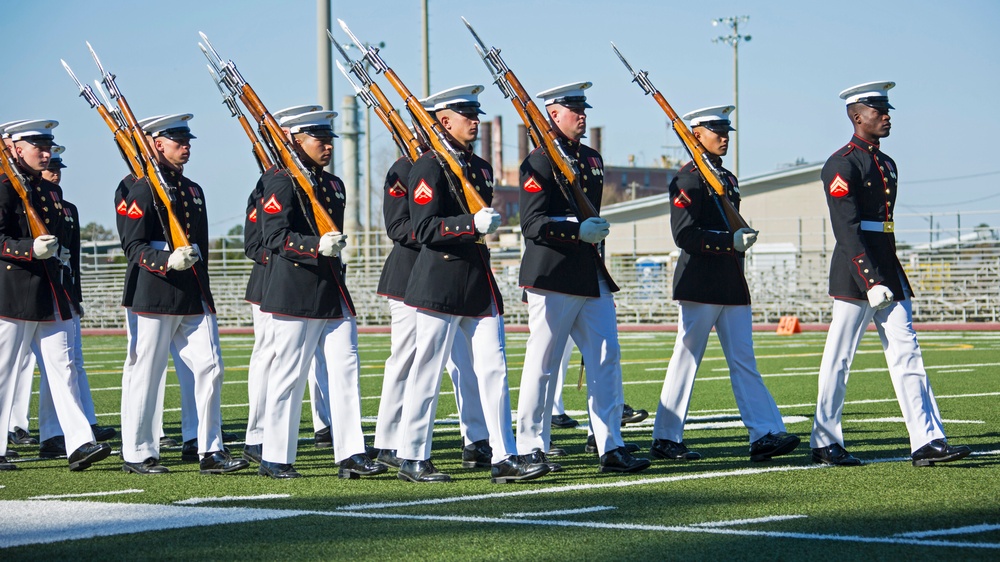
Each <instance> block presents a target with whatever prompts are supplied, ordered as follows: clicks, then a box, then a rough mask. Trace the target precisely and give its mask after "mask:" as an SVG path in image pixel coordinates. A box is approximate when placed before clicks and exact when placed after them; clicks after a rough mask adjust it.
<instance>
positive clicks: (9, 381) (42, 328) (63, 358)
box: [0, 318, 94, 456]
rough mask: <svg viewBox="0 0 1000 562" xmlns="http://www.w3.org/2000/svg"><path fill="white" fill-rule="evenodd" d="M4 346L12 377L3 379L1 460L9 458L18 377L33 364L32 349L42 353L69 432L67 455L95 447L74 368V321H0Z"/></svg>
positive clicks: (0, 355) (2, 358) (0, 352)
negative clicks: (34, 347)
mask: <svg viewBox="0 0 1000 562" xmlns="http://www.w3.org/2000/svg"><path fill="white" fill-rule="evenodd" d="M0 342H3V344H2V345H0V365H2V366H4V368H5V369H7V373H8V376H3V377H0V424H2V426H0V429H2V430H3V433H2V435H3V436H4V438H3V439H2V441H3V443H2V444H0V456H4V455H6V454H7V432H8V431H10V429H11V426H10V425H9V424H10V419H11V410H12V407H13V402H14V393H15V390H16V387H17V381H16V379H17V376H16V375H17V373H20V372H21V371H23V370H24V369H26V368H28V365H30V364H31V363H32V360H33V359H34V358H33V356H32V353H31V348H32V346H36V347H37V348H38V350H39V352H40V356H41V364H42V366H43V368H44V369H45V375H44V377H43V380H44V379H47V380H48V385H49V389H50V390H51V391H52V402H53V403H54V408H55V414H56V417H57V418H58V422H59V425H60V426H62V427H64V428H66V430H67V431H66V451H67V452H69V453H72V452H73V451H75V450H76V449H78V448H80V447H81V446H82V445H84V444H86V443H93V442H94V433H93V432H92V431H91V429H90V423H88V421H87V416H86V414H85V413H84V411H83V404H82V403H81V401H80V387H79V385H78V383H77V380H76V379H77V372H76V366H75V365H74V364H73V348H74V347H75V346H76V331H75V330H74V329H73V321H72V320H55V321H51V322H32V321H27V320H12V319H8V318H0ZM50 437H54V435H43V438H44V439H48V438H50Z"/></svg>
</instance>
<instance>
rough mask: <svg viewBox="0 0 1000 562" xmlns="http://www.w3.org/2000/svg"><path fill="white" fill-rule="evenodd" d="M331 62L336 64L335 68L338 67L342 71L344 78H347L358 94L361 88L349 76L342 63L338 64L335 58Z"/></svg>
mask: <svg viewBox="0 0 1000 562" xmlns="http://www.w3.org/2000/svg"><path fill="white" fill-rule="evenodd" d="M333 63H334V64H336V65H337V68H338V69H340V72H342V73H343V74H344V78H347V81H348V82H350V83H351V86H352V87H353V88H354V92H355V93H356V94H360V93H361V88H360V87H358V85H357V84H356V83H355V82H354V80H353V79H352V78H351V75H350V74H349V73H348V72H347V69H345V68H344V65H342V64H340V61H339V60H335V61H333Z"/></svg>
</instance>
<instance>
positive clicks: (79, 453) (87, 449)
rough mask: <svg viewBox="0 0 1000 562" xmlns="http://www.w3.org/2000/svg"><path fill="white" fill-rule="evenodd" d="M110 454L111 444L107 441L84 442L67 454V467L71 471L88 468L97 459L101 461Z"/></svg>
mask: <svg viewBox="0 0 1000 562" xmlns="http://www.w3.org/2000/svg"><path fill="white" fill-rule="evenodd" d="M110 454H111V445H108V444H107V443H86V444H83V445H80V447H79V448H78V449H77V450H75V451H73V454H72V455H70V456H69V469H70V470H71V471H73V472H79V471H81V470H84V469H87V468H90V465H92V464H94V463H95V462H97V461H103V460H104V459H106V458H108V455H110Z"/></svg>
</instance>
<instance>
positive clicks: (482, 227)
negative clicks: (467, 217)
mask: <svg viewBox="0 0 1000 562" xmlns="http://www.w3.org/2000/svg"><path fill="white" fill-rule="evenodd" d="M473 219H474V220H475V222H476V231H477V232H479V233H480V234H493V233H494V232H496V231H497V229H498V228H500V213H498V212H496V211H494V210H493V207H483V208H482V209H479V212H477V213H476V214H475V216H473Z"/></svg>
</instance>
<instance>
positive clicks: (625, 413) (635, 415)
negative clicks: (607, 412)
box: [622, 404, 649, 427]
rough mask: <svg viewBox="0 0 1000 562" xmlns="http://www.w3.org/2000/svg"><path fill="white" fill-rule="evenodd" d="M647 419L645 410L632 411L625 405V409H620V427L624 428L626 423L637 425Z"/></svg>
mask: <svg viewBox="0 0 1000 562" xmlns="http://www.w3.org/2000/svg"><path fill="white" fill-rule="evenodd" d="M648 417H649V412H647V411H646V410H633V409H632V406H629V405H628V404H625V407H624V408H622V427H625V424H627V423H639V422H641V421H642V420H644V419H646V418H648Z"/></svg>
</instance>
